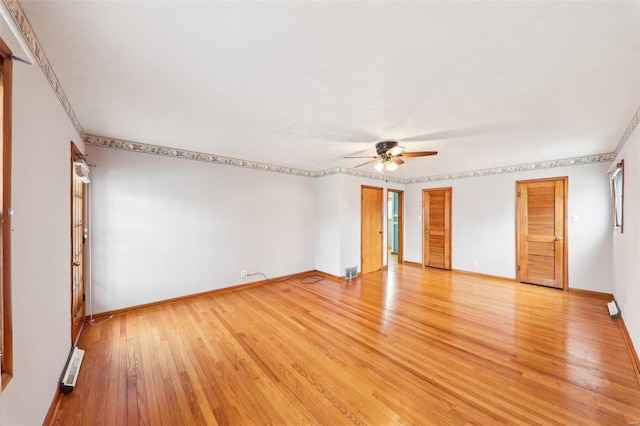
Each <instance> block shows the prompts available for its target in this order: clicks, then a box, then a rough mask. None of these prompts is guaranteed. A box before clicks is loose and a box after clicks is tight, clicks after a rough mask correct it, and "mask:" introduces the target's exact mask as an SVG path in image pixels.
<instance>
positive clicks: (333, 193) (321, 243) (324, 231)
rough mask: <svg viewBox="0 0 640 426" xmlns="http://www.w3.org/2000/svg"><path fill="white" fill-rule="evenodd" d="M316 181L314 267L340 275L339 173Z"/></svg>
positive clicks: (341, 272)
mask: <svg viewBox="0 0 640 426" xmlns="http://www.w3.org/2000/svg"><path fill="white" fill-rule="evenodd" d="M315 181H316V253H315V257H316V258H315V269H317V270H318V271H323V272H326V273H328V274H331V275H335V276H341V275H344V271H341V270H340V266H341V263H340V244H341V243H340V233H341V232H340V204H341V195H342V194H341V192H340V182H341V176H340V175H329V176H324V177H322V178H318V179H315Z"/></svg>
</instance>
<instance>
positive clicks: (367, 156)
mask: <svg viewBox="0 0 640 426" xmlns="http://www.w3.org/2000/svg"><path fill="white" fill-rule="evenodd" d="M342 158H378V157H372V156H370V155H366V156H364V157H342Z"/></svg>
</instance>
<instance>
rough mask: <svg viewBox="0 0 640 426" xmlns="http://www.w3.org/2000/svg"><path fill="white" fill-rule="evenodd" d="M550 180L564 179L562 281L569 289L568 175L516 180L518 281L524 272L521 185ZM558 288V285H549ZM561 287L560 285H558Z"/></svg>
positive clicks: (565, 288) (564, 286)
mask: <svg viewBox="0 0 640 426" xmlns="http://www.w3.org/2000/svg"><path fill="white" fill-rule="evenodd" d="M549 181H562V183H563V192H564V194H563V197H562V198H563V200H562V203H563V205H562V210H563V215H564V217H563V218H562V224H563V225H562V227H563V230H562V234H563V235H562V240H563V242H564V244H563V253H562V273H563V275H564V280H563V282H562V290H568V289H569V238H568V237H569V214H568V212H569V177H568V176H558V177H550V178H542V179H526V180H518V181H516V193H515V196H516V197H515V198H516V265H515V267H516V281H517V282H519V283H521V282H523V281H522V274H521V271H520V267H519V266H520V256H521V254H520V244H521V241H520V226H521V225H520V214H521V211H520V194H519V192H520V191H519V190H520V185H521V184H528V183H538V182H549ZM549 288H556V287H549ZM558 288H559V287H558Z"/></svg>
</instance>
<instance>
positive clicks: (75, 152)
mask: <svg viewBox="0 0 640 426" xmlns="http://www.w3.org/2000/svg"><path fill="white" fill-rule="evenodd" d="M77 160H85V157H84V155H83V154H82V152H81V151H80V150H79V149H78V147H77V146H76V144H75V143H73V141H71V165H70V170H71V176H70V186H71V200H70V212H69V213H70V214H69V223H70V236H71V240H70V241H71V249H70V250H71V253H70V254H71V259H70V260H71V263H70V268H71V288H70V289H71V294H70V297H71V302H70V305H71V312H70V314H71V344H72V345H75V344H76V341H77V339H78V337H79V336H80V333H81V332H82V327H83V326H84V323H85V321H86V315H87V306H86V301H85V295H86V291H87V288H86V287H87V262H86V260H87V247H86V245H85V242H86V238H85V236H86V235H85V233H84V229H85V228H87V227H88V224H87V195H86V194H87V184H85V183H83V184H82V225H83V231H82V233H83V241H82V283H81V285H82V313H81V314H80V319H79V320H78V325H76V322H75V321H74V314H75V312H76V310H75V303H76V301H75V300H74V278H75V277H74V264H73V263H74V261H73V258H74V252H73V248H74V247H73V239H74V223H73V219H74V198H75V194H74V186H75V185H74V184H75V172H74V165H73V163H74V161H77Z"/></svg>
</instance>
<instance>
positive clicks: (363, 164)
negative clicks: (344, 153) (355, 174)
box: [354, 157, 378, 169]
mask: <svg viewBox="0 0 640 426" xmlns="http://www.w3.org/2000/svg"><path fill="white" fill-rule="evenodd" d="M377 159H378V158H377V157H376V158H375V159H374V160H371V161H367V162H366V163H362V164H358V165H357V166H355V167H354V169H357V168H358V167H360V166H365V165H367V164H369V163H373V162H374V161H376V160H377Z"/></svg>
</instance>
